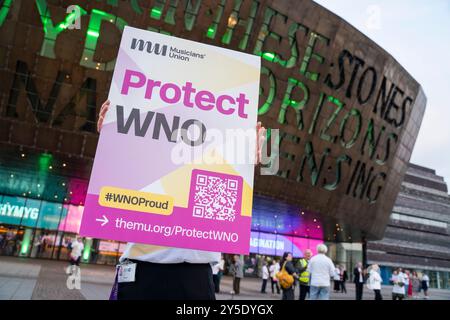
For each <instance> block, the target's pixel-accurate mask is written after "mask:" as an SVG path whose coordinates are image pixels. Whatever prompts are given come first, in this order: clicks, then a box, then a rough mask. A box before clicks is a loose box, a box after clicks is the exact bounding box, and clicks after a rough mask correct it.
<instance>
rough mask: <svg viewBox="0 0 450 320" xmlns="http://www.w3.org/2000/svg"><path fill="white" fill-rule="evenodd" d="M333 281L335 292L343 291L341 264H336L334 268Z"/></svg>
mask: <svg viewBox="0 0 450 320" xmlns="http://www.w3.org/2000/svg"><path fill="white" fill-rule="evenodd" d="M333 282H334V292H335V293H338V292H340V291H341V269H340V267H339V265H336V267H335V269H334V277H333Z"/></svg>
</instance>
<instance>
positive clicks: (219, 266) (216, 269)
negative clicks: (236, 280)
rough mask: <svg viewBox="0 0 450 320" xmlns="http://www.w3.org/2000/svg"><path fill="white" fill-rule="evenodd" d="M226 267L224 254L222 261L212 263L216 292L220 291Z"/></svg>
mask: <svg viewBox="0 0 450 320" xmlns="http://www.w3.org/2000/svg"><path fill="white" fill-rule="evenodd" d="M224 267H225V260H224V259H223V256H221V257H220V261H219V262H217V263H215V264H213V265H212V274H213V282H214V292H215V293H220V280H221V278H222V275H223V269H224Z"/></svg>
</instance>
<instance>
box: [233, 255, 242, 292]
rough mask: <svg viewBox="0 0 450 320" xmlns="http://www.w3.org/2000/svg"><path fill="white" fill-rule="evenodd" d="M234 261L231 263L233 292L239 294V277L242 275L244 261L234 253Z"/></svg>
mask: <svg viewBox="0 0 450 320" xmlns="http://www.w3.org/2000/svg"><path fill="white" fill-rule="evenodd" d="M233 258H234V263H233V265H232V266H233V269H232V274H233V293H234V294H240V293H241V279H242V278H243V277H244V263H243V262H242V259H241V258H240V257H239V256H238V255H237V254H236V255H234V257H233Z"/></svg>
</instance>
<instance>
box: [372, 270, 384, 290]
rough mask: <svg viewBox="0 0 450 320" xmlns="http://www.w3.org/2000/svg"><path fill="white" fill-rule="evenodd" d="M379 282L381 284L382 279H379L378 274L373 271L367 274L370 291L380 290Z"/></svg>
mask: <svg viewBox="0 0 450 320" xmlns="http://www.w3.org/2000/svg"><path fill="white" fill-rule="evenodd" d="M381 282H383V279H382V278H381V276H380V274H379V273H378V272H377V271H375V270H370V272H369V283H370V288H371V289H372V290H381Z"/></svg>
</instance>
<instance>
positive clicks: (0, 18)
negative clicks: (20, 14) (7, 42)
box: [0, 0, 12, 27]
mask: <svg viewBox="0 0 450 320" xmlns="http://www.w3.org/2000/svg"><path fill="white" fill-rule="evenodd" d="M11 4H12V0H4V1H3V5H2V8H1V9H0V27H1V26H2V25H3V23H4V22H5V19H6V17H7V16H8V12H9V8H11Z"/></svg>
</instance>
